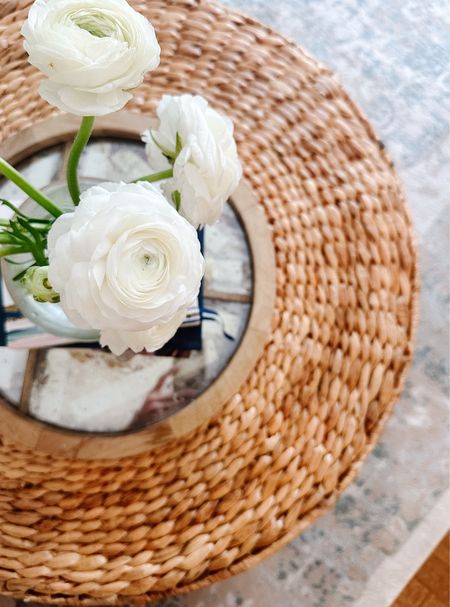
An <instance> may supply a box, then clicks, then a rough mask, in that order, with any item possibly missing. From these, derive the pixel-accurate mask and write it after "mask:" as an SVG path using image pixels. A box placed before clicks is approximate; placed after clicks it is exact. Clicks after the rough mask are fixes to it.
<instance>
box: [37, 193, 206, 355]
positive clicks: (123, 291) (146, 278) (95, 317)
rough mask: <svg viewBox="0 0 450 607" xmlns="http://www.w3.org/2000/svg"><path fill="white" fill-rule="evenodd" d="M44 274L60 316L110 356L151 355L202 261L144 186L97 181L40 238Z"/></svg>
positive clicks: (188, 233) (169, 329) (187, 233)
mask: <svg viewBox="0 0 450 607" xmlns="http://www.w3.org/2000/svg"><path fill="white" fill-rule="evenodd" d="M48 256H49V271H48V277H49V280H50V282H51V284H52V285H53V287H54V288H55V289H56V290H57V292H58V293H59V294H60V297H61V305H62V307H63V309H64V311H65V313H66V314H67V316H68V318H69V319H70V320H71V321H72V322H73V323H74V324H75V325H77V326H79V327H82V328H91V329H98V330H100V333H101V344H102V345H105V346H109V348H110V349H111V351H112V352H114V354H121V353H122V352H123V351H125V350H126V349H127V348H131V349H132V350H133V351H134V352H139V351H141V350H142V349H146V350H148V351H153V350H157V349H158V348H160V347H161V346H162V345H163V344H164V343H166V342H167V341H168V340H169V339H170V338H171V337H172V336H173V335H174V334H175V332H176V330H177V328H178V327H179V325H180V324H181V323H182V322H183V320H184V318H185V315H186V311H187V308H188V307H189V306H190V305H192V303H193V302H194V301H195V299H196V297H197V295H198V292H199V289H200V283H201V279H202V276H203V271H204V261H203V257H202V254H201V252H200V244H199V241H198V238H197V233H196V231H195V230H194V228H193V227H192V226H191V225H190V224H189V223H188V222H187V221H186V220H185V219H183V217H181V216H180V215H179V214H178V213H177V212H176V211H175V210H174V209H173V208H172V207H171V206H170V205H168V204H167V201H166V199H165V198H164V196H163V195H162V194H161V192H160V191H159V190H158V188H157V187H155V186H152V185H151V184H149V183H145V182H139V183H131V184H125V183H104V184H101V185H99V186H94V187H91V188H89V189H88V190H87V191H86V192H84V193H83V194H82V195H81V200H80V204H79V205H78V206H77V207H76V208H75V210H74V211H73V212H72V213H66V214H64V215H61V217H59V218H58V219H56V221H55V222H54V224H53V226H52V228H51V230H50V232H49V235H48Z"/></svg>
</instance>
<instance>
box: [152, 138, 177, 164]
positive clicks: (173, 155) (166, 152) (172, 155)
mask: <svg viewBox="0 0 450 607" xmlns="http://www.w3.org/2000/svg"><path fill="white" fill-rule="evenodd" d="M150 137H151V138H152V141H153V143H154V144H155V145H156V147H158V148H159V149H160V150H161V152H162V153H163V154H164V156H165V157H166V158H169V159H170V160H175V158H176V157H177V154H176V152H172V151H171V150H168V149H167V148H165V147H164V146H162V145H161V144H160V143H159V141H157V140H156V139H155V136H154V135H153V131H150Z"/></svg>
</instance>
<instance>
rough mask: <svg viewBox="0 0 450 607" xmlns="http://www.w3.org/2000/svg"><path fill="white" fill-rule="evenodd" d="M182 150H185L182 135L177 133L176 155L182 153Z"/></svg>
mask: <svg viewBox="0 0 450 607" xmlns="http://www.w3.org/2000/svg"><path fill="white" fill-rule="evenodd" d="M182 149H183V143H182V141H181V137H180V134H179V132H178V131H177V137H176V144H175V153H176V155H177V156H178V154H179V153H180V152H181V150H182Z"/></svg>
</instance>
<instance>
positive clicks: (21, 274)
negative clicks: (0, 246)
mask: <svg viewBox="0 0 450 607" xmlns="http://www.w3.org/2000/svg"><path fill="white" fill-rule="evenodd" d="M8 261H9V260H8ZM33 266H34V262H33V263H32V264H30V265H29V266H28V268H25V270H22V272H19V273H18V274H16V275H15V276H14V278H13V280H14V281H17V280H21V279H22V278H23V277H24V276H25V274H26V273H27V272H28V270H29V269H30V268H32V267H33Z"/></svg>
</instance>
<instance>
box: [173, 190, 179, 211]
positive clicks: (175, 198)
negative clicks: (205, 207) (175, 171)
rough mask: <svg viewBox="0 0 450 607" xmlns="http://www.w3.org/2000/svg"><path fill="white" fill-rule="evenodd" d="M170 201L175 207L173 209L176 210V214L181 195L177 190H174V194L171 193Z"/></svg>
mask: <svg viewBox="0 0 450 607" xmlns="http://www.w3.org/2000/svg"><path fill="white" fill-rule="evenodd" d="M172 201H173V203H174V205H175V209H176V210H177V212H180V207H181V194H180V192H179V191H178V190H175V192H172Z"/></svg>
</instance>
